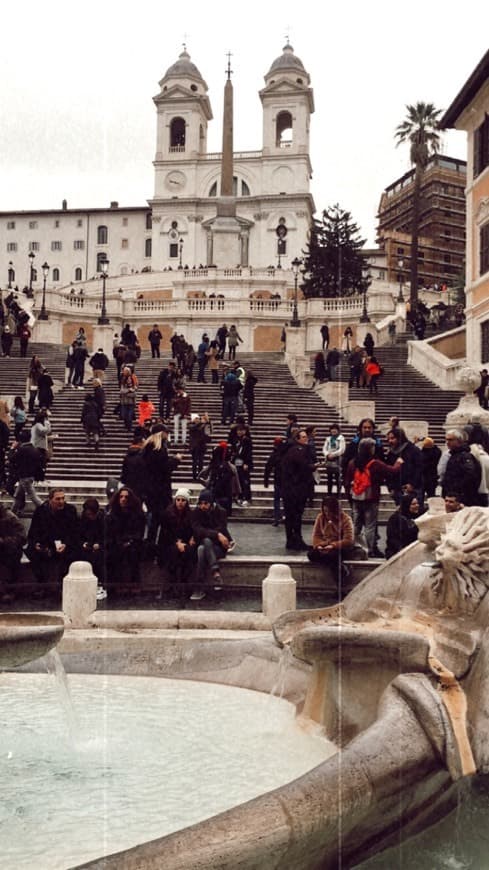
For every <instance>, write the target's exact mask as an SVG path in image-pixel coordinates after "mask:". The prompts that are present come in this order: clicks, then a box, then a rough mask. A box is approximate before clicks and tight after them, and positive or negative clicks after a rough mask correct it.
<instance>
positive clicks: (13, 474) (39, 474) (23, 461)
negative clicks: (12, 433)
mask: <svg viewBox="0 0 489 870" xmlns="http://www.w3.org/2000/svg"><path fill="white" fill-rule="evenodd" d="M30 437H31V436H30V432H26V431H25V430H24V431H23V432H21V433H20V436H19V444H18V446H17V447H16V448H15V449H14V450H12V452H11V454H10V457H9V477H10V480H11V481H12V480H15V481H16V482H17V486H16V487H15V492H14V500H13V503H12V511H13V513H14V514H16V515H17V516H20V514H21V513H22V511H23V509H24V507H25V500H26V496H28V497H29V498H30V500H31V501H32V503H33V504H34V507H38V506H39V505H41V504H42V499H40V498H39V496H38V494H37V492H36V490H35V487H34V481H35V480H42V478H43V477H44V469H43V462H42V455H41V453H40V452H39V450H38V449H37V447H34V445H33V444H31V442H30Z"/></svg>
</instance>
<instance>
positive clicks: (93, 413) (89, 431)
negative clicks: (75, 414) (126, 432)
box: [80, 393, 100, 451]
mask: <svg viewBox="0 0 489 870" xmlns="http://www.w3.org/2000/svg"><path fill="white" fill-rule="evenodd" d="M80 421H81V424H82V426H83V429H84V431H85V435H86V439H87V440H86V443H87V447H91V446H92V444H93V446H94V448H95V450H97V451H98V449H99V437H100V417H99V407H98V404H97V402H96V400H95V396H94V395H93V394H92V393H88V394H87V395H86V396H85V401H84V402H83V407H82V412H81V417H80Z"/></svg>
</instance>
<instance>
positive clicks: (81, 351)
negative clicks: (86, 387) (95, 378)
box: [71, 341, 88, 390]
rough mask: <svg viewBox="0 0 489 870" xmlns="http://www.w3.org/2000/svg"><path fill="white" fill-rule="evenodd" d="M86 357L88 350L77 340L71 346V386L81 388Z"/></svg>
mask: <svg viewBox="0 0 489 870" xmlns="http://www.w3.org/2000/svg"><path fill="white" fill-rule="evenodd" d="M87 358H88V351H87V348H86V346H85V344H81V343H80V341H77V343H76V345H75V347H74V348H73V380H72V382H71V385H72V387H78V389H79V390H83V381H84V379H85V360H86V359H87Z"/></svg>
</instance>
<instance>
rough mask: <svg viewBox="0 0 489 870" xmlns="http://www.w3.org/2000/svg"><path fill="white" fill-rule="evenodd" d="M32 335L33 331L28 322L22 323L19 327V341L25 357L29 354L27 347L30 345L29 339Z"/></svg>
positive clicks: (21, 353) (21, 351)
mask: <svg viewBox="0 0 489 870" xmlns="http://www.w3.org/2000/svg"><path fill="white" fill-rule="evenodd" d="M30 337H31V331H30V329H29V327H28V326H27V323H22V324H21V326H20V327H19V342H20V355H21V356H23V357H26V356H27V348H28V346H29V339H30Z"/></svg>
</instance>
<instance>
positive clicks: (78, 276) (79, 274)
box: [53, 266, 82, 281]
mask: <svg viewBox="0 0 489 870" xmlns="http://www.w3.org/2000/svg"><path fill="white" fill-rule="evenodd" d="M53 274H54V273H53ZM81 280H82V270H81V269H80V267H79V266H78V268H77V269H75V281H81Z"/></svg>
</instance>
